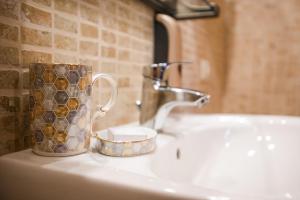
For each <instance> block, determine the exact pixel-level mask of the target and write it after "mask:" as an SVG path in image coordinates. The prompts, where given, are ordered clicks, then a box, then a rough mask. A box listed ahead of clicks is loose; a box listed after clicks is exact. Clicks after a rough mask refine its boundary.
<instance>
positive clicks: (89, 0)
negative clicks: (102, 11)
mask: <svg viewBox="0 0 300 200" xmlns="http://www.w3.org/2000/svg"><path fill="white" fill-rule="evenodd" d="M83 1H84V2H86V3H88V4H91V5H93V6H97V7H99V6H100V1H98V0H83Z"/></svg>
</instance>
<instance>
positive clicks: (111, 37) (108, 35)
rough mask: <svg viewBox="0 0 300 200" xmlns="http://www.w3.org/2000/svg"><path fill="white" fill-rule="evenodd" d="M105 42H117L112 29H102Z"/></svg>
mask: <svg viewBox="0 0 300 200" xmlns="http://www.w3.org/2000/svg"><path fill="white" fill-rule="evenodd" d="M101 39H102V41H103V42H106V43H109V44H115V43H116V35H115V34H114V33H113V32H111V31H106V30H102V37H101Z"/></svg>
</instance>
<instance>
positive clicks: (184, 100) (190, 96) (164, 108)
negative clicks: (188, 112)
mask: <svg viewBox="0 0 300 200" xmlns="http://www.w3.org/2000/svg"><path fill="white" fill-rule="evenodd" d="M158 92H159V93H160V94H159V96H160V97H161V98H160V107H159V108H158V110H157V113H156V115H155V116H154V119H153V125H152V128H154V129H156V130H159V129H161V128H162V127H163V124H164V122H165V120H166V118H167V116H168V115H169V113H170V112H171V110H172V109H174V108H175V107H180V106H185V107H198V108H201V107H202V106H203V105H205V104H207V103H208V102H209V99H210V96H209V95H207V94H204V93H202V92H199V91H195V90H189V89H183V88H172V87H160V88H159V91H158Z"/></svg>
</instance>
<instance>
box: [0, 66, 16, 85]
mask: <svg viewBox="0 0 300 200" xmlns="http://www.w3.org/2000/svg"><path fill="white" fill-rule="evenodd" d="M18 83H19V72H17V71H14V70H5V71H0V89H16V88H18Z"/></svg>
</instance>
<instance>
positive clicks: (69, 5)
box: [54, 0, 78, 15]
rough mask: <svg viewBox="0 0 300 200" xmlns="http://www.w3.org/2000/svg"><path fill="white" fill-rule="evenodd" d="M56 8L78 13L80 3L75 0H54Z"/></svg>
mask: <svg viewBox="0 0 300 200" xmlns="http://www.w3.org/2000/svg"><path fill="white" fill-rule="evenodd" d="M54 8H55V9H56V10H59V11H62V12H66V13H69V14H72V15H77V9H78V4H77V2H76V1H73V0H54Z"/></svg>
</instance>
